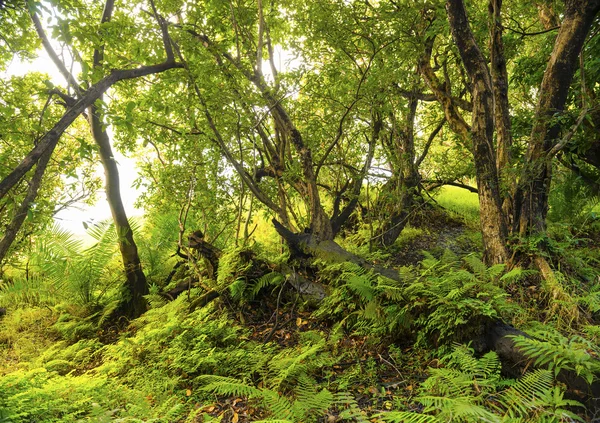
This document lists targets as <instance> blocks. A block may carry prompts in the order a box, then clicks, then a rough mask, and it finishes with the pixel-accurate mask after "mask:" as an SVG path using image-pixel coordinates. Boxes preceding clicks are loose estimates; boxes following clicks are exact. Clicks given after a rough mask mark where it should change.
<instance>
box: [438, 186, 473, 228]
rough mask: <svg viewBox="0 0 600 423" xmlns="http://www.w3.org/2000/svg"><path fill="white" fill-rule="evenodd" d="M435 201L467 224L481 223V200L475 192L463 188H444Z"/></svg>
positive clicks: (440, 190)
mask: <svg viewBox="0 0 600 423" xmlns="http://www.w3.org/2000/svg"><path fill="white" fill-rule="evenodd" d="M435 200H436V201H437V202H438V203H439V205H440V206H442V207H443V208H445V209H446V210H448V211H450V212H452V213H456V214H457V215H458V216H460V217H462V218H463V219H465V221H466V222H469V223H476V222H478V221H479V198H478V195H477V194H475V193H473V192H469V191H467V190H466V189H463V188H458V187H453V186H443V187H441V188H440V189H439V191H438V192H437V194H436V195H435Z"/></svg>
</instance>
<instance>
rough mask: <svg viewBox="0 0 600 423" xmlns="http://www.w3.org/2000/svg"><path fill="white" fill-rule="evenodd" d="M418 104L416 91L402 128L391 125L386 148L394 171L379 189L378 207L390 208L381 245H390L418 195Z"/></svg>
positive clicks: (409, 103)
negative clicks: (387, 181) (380, 195)
mask: <svg viewBox="0 0 600 423" xmlns="http://www.w3.org/2000/svg"><path fill="white" fill-rule="evenodd" d="M418 103H419V102H418V99H417V96H416V95H415V93H413V94H412V95H410V94H409V95H408V112H407V114H406V116H405V118H404V119H403V123H402V127H401V128H397V127H396V124H395V122H394V123H393V124H392V131H391V134H390V143H389V146H388V148H389V149H390V156H391V157H390V162H391V164H392V166H391V167H392V172H393V174H392V178H391V180H390V181H389V183H388V184H386V185H385V186H384V187H383V189H382V193H381V194H382V197H381V200H380V201H378V203H379V204H378V207H377V208H378V209H379V210H383V211H385V210H386V209H390V208H391V213H390V214H389V217H388V218H386V219H385V222H384V224H383V227H382V232H381V234H380V237H379V239H378V241H379V244H380V245H382V246H390V245H392V244H393V243H394V242H396V239H398V237H399V236H400V234H401V233H402V231H403V230H404V228H405V226H406V224H407V223H408V216H409V214H410V212H411V210H412V206H413V204H414V202H415V196H416V195H417V187H418V185H419V181H420V176H419V172H418V169H417V167H418V164H417V163H416V161H415V117H416V114H417V106H418ZM386 188H388V189H386ZM390 202H391V203H392V204H391V205H390V204H389V203H390Z"/></svg>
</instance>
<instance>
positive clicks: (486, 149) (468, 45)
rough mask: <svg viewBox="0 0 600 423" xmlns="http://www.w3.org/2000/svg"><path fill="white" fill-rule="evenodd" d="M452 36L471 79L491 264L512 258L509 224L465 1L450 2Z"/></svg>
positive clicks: (489, 102)
mask: <svg viewBox="0 0 600 423" xmlns="http://www.w3.org/2000/svg"><path fill="white" fill-rule="evenodd" d="M446 11H447V13H448V21H449V23H450V29H451V32H452V37H453V39H454V41H455V43H456V45H457V47H458V50H459V52H460V56H461V58H462V61H463V64H464V66H465V69H466V70H467V73H468V74H469V78H470V80H471V86H472V90H471V97H472V103H473V115H472V124H471V132H470V137H471V149H472V152H473V158H474V161H475V171H476V177H477V189H478V191H479V209H480V223H481V232H482V235H483V245H484V259H485V261H486V263H488V264H496V263H503V262H504V261H506V259H507V258H508V251H507V249H506V239H507V237H508V227H507V224H506V221H505V217H504V214H503V212H502V201H501V198H500V184H499V179H498V169H497V167H496V154H495V150H494V98H493V90H492V82H491V78H490V74H489V72H488V68H487V64H486V60H485V58H484V57H483V54H482V53H481V50H480V49H479V46H478V45H477V42H476V41H475V37H474V36H473V33H472V32H471V28H470V26H469V21H468V18H467V13H466V10H465V6H464V3H463V1H462V0H449V1H448V2H447V3H446Z"/></svg>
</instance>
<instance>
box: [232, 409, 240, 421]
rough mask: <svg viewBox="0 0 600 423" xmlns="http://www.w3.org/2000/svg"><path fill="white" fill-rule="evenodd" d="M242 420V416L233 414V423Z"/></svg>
mask: <svg viewBox="0 0 600 423" xmlns="http://www.w3.org/2000/svg"><path fill="white" fill-rule="evenodd" d="M239 420H240V416H239V415H238V413H236V412H235V411H234V412H233V417H232V418H231V423H238V421H239Z"/></svg>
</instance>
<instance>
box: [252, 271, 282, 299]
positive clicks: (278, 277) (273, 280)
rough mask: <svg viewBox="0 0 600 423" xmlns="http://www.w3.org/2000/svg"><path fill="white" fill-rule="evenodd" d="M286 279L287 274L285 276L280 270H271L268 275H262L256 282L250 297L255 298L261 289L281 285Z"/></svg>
mask: <svg viewBox="0 0 600 423" xmlns="http://www.w3.org/2000/svg"><path fill="white" fill-rule="evenodd" d="M284 280H285V276H283V275H282V274H281V273H279V272H271V273H267V274H266V275H262V276H261V277H260V278H258V279H257V280H256V281H255V282H254V284H253V286H252V290H251V291H250V298H249V299H251V300H252V299H254V298H255V297H256V295H258V293H259V291H260V290H261V289H263V288H266V287H268V286H276V285H280V284H281V283H282V282H283V281H284Z"/></svg>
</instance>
